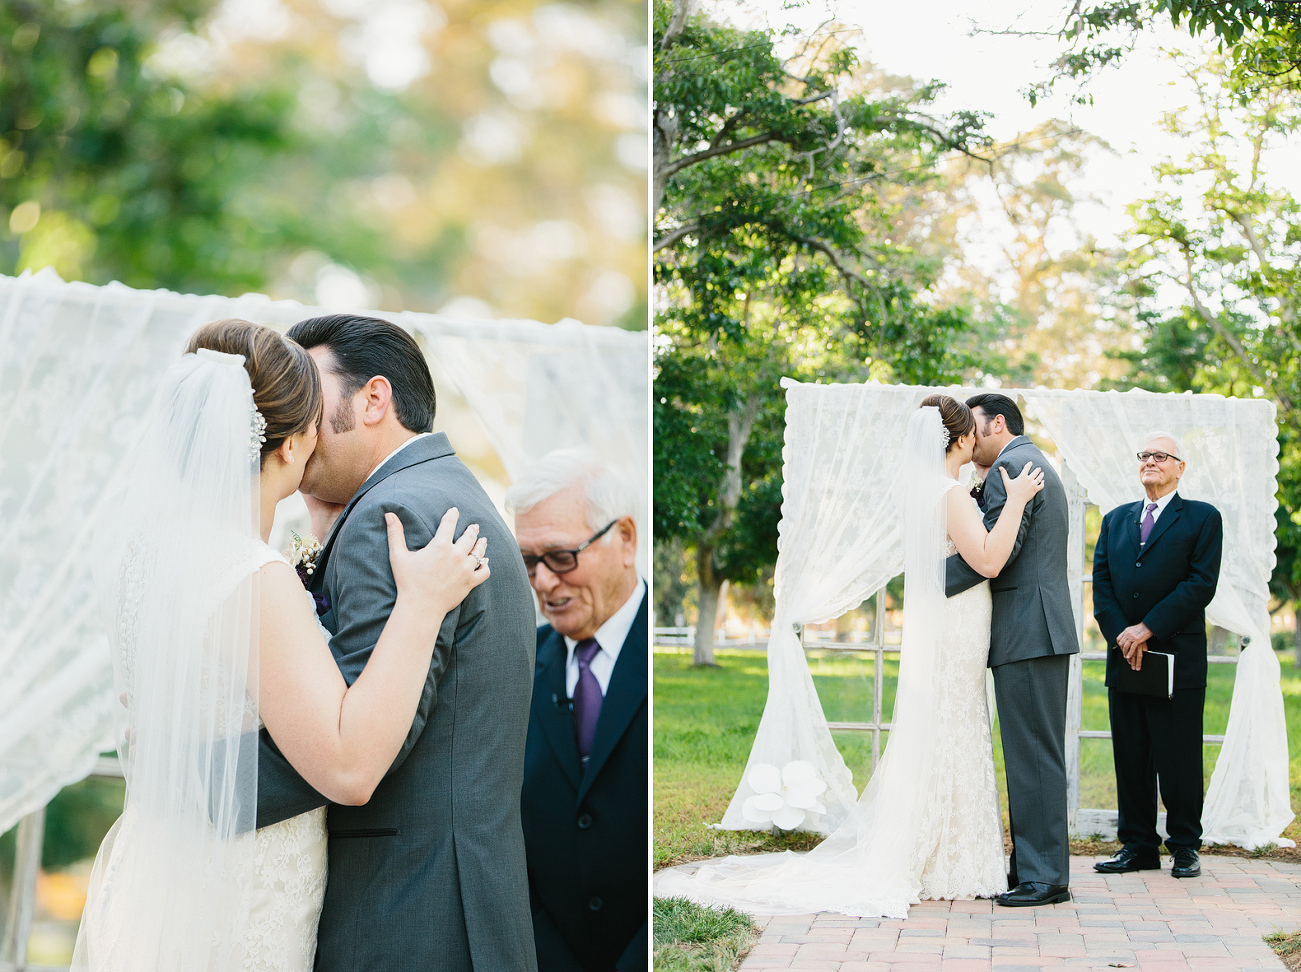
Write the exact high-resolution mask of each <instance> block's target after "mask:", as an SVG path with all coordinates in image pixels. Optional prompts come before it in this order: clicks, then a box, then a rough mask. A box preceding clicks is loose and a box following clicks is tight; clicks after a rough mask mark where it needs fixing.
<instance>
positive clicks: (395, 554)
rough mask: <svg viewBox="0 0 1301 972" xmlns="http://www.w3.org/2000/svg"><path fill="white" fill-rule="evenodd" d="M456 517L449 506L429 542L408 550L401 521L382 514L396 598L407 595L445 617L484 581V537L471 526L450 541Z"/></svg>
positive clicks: (485, 567) (390, 514)
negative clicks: (395, 586) (416, 548)
mask: <svg viewBox="0 0 1301 972" xmlns="http://www.w3.org/2000/svg"><path fill="white" fill-rule="evenodd" d="M460 517H461V514H460V511H459V510H457V509H456V507H452V508H451V509H450V510H448V511H447V512H446V513H444V514H443V518H442V520H440V521H439V523H438V529H437V530H436V531H435V532H434V535H433V537H432V538H430V541H429V543H427V544H425V546H424V547H422V548H421V549H419V550H408V549H407V540H406V531H405V530H404V529H403V528H402V520H401V519H399V517H398V515H397V514H396V513H385V514H384V522H385V524H386V526H387V527H388V551H389V564H390V565H391V566H392V568H393V581H394V583H395V584H396V585H397V589H398V596H399V597H403V596H411V597H413V598H416V599H418V601H419V602H420V603H424V604H427V605H429V606H430V607H432V608H437V609H439V610H441V611H442V613H443V614H447V613H448V612H450V611H451V610H452V609H453V608H455V607H456V606H457V605H458V604H460V603H461V601H463V600H464V599H465V595H467V594H469V593H470V591H472V590H474V589H475V588H476V587H478V586H479V585H480V584H482V583H483V582H484V581H486V580H487V579H488V577H489V570H488V558H487V557H485V556H484V551H485V550H486V549H487V547H488V538H487V537H481V536H479V524H477V523H471V524H470V525H469V526H467V527H466V528H465V530H464V531H463V532H462V533H461V536H460V537H459V538H457V539H455V540H454V539H453V536H454V535H455V533H456V523H457V521H458V520H459V519H460Z"/></svg>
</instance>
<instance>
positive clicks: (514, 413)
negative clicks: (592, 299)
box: [0, 270, 649, 832]
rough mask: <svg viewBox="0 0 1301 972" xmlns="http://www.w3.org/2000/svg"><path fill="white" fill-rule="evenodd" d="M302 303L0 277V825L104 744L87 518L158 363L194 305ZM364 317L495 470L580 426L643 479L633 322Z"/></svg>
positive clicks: (285, 312) (643, 364)
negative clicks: (406, 345) (406, 346)
mask: <svg viewBox="0 0 1301 972" xmlns="http://www.w3.org/2000/svg"><path fill="white" fill-rule="evenodd" d="M319 313H325V311H322V310H319V309H316V308H308V307H303V306H301V305H299V304H297V303H295V302H293V301H272V300H270V299H269V298H267V297H264V296H262V295H259V294H251V295H247V296H244V297H238V298H224V297H195V296H186V295H180V294H174V293H170V292H168V291H136V290H132V289H130V288H128V287H125V286H122V285H121V284H109V285H107V286H104V287H94V286H91V285H89V284H83V283H65V282H64V281H62V280H60V279H59V278H58V276H57V275H56V274H55V273H54V272H53V271H49V270H46V271H41V272H40V273H37V274H35V275H29V274H24V275H23V276H22V277H19V278H11V277H3V276H0V664H2V665H3V670H4V672H5V678H4V680H3V682H2V683H0V832H3V831H4V830H7V829H9V828H10V827H12V826H13V825H14V824H15V823H16V822H17V821H18V820H19V819H20V818H22V817H23V816H25V815H26V814H28V813H30V812H32V811H33V810H36V809H37V808H39V807H41V806H43V805H44V804H45V803H47V802H48V801H49V800H50V798H51V797H53V796H54V795H55V794H56V793H57V792H58V791H59V789H60V788H62V787H63V786H66V785H67V784H69V783H72V782H75V781H76V780H79V779H81V778H82V777H84V776H86V775H87V774H88V773H89V772H90V771H91V769H92V767H93V766H94V762H95V757H96V755H97V754H98V753H99V752H101V751H104V750H107V749H111V748H113V741H112V739H111V711H112V705H113V688H112V668H111V665H110V663H109V654H108V645H107V640H106V639H105V637H104V635H103V632H102V630H101V627H100V619H99V615H98V609H97V607H96V601H95V597H94V592H93V590H92V587H91V583H90V563H89V540H90V529H91V524H92V523H93V522H94V519H95V516H96V514H97V512H98V510H99V504H101V503H102V501H103V499H104V496H105V486H106V485H107V483H108V482H109V481H110V480H111V479H112V477H113V475H114V473H115V471H116V467H117V464H118V462H119V461H120V459H121V458H122V456H123V454H124V452H125V450H126V447H127V446H128V445H129V444H130V443H131V441H132V439H133V435H134V434H135V433H136V432H137V428H138V423H139V420H140V418H141V416H143V414H144V413H145V409H146V407H147V405H148V404H149V402H150V400H151V398H152V396H153V393H154V391H155V389H156V388H157V386H158V381H159V379H160V378H161V376H162V373H163V371H164V369H165V368H166V366H167V365H168V364H170V363H171V362H172V361H173V360H175V358H176V357H178V356H179V355H180V353H181V352H182V351H183V350H184V345H185V341H186V339H187V338H188V337H189V335H190V333H191V332H193V331H194V329H195V328H197V327H198V326H199V325H200V324H203V323H206V322H207V321H212V320H217V319H219V318H223V317H242V318H246V319H248V320H252V321H256V322H258V323H262V324H267V325H270V326H273V327H277V328H279V329H281V330H283V329H285V328H287V327H288V326H289V325H290V324H292V323H294V322H295V321H298V320H301V319H303V318H305V317H309V316H312V315H314V314H319ZM378 316H381V317H385V318H386V319H389V320H393V321H395V322H396V323H400V324H401V325H403V326H404V327H409V328H411V329H413V330H415V331H416V332H417V333H418V334H419V335H420V336H422V337H423V338H424V340H425V342H426V346H427V347H429V348H430V349H431V353H432V354H433V355H446V356H447V358H448V362H447V366H446V367H442V368H441V370H442V371H443V372H444V373H446V374H448V375H449V376H450V378H451V380H453V381H455V382H456V383H457V385H458V391H459V392H460V393H461V394H462V397H464V398H465V399H466V400H467V402H469V404H470V405H471V407H472V408H473V409H474V411H475V414H476V417H477V418H478V420H479V422H480V423H481V424H482V425H483V427H484V429H485V430H486V431H487V433H488V435H489V438H490V441H491V442H492V443H493V445H494V447H495V448H496V449H498V450H500V452H501V459H502V464H503V466H504V467H505V468H506V469H507V470H508V472H509V471H514V470H517V469H518V468H519V464H520V463H521V462H523V461H525V460H527V459H528V458H530V457H532V456H535V455H538V454H540V452H543V451H545V450H546V449H549V448H552V447H553V444H554V445H559V444H569V443H573V442H586V443H590V444H591V445H592V446H593V447H595V448H597V449H598V450H601V452H602V453H603V454H605V455H607V456H615V457H620V458H621V459H622V457H624V456H627V457H628V459H627V463H628V468H629V470H630V472H632V474H633V475H636V474H637V471H638V467H637V465H636V463H637V462H638V460H639V461H640V463H641V466H640V469H641V471H642V473H643V475H642V476H641V478H639V479H637V480H635V481H636V482H637V483H638V485H639V486H640V487H641V488H642V489H643V490H645V489H646V482H647V480H646V477H645V475H644V471H645V463H646V456H647V453H648V435H649V403H648V397H647V394H646V383H647V374H648V371H649V344H648V338H647V335H646V334H645V333H633V332H626V331H619V330H616V329H612V328H598V327H584V326H582V325H578V324H573V323H564V324H562V325H560V326H552V325H545V324H539V323H536V322H532V321H508V322H492V321H486V322H468V321H453V320H449V319H447V318H442V317H436V316H434V315H428V314H414V313H406V314H397V315H394V314H384V313H380V314H378ZM594 332H599V334H598V333H594ZM453 361H457V362H459V364H453V363H452V362H453ZM566 379H567V381H566ZM594 416H599V419H598V420H597V421H595V422H594V421H593V417H594ZM498 491H499V490H498ZM646 506H647V504H646V500H645V495H644V494H643V503H642V508H643V509H645V508H646ZM643 528H644V523H643ZM646 535H647V534H645V533H643V536H646ZM643 546H645V545H643ZM196 553H199V554H201V553H202V552H201V551H196Z"/></svg>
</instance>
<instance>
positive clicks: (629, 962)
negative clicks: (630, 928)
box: [614, 923, 648, 972]
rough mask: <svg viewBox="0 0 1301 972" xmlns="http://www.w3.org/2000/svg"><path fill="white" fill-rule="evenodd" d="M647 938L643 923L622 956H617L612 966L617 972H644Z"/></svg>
mask: <svg viewBox="0 0 1301 972" xmlns="http://www.w3.org/2000/svg"><path fill="white" fill-rule="evenodd" d="M647 937H648V936H647V931H646V925H645V923H643V924H642V926H641V927H640V928H639V929H637V934H635V935H633V936H632V941H631V942H629V943H628V947H627V948H625V949H624V950H623V954H622V955H620V956H619V961H618V962H616V963H615V964H614V967H615V968H616V969H617V970H618V972H644V970H645V968H646V945H647Z"/></svg>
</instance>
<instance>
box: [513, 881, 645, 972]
mask: <svg viewBox="0 0 1301 972" xmlns="http://www.w3.org/2000/svg"><path fill="white" fill-rule="evenodd" d="M530 892H532V889H530ZM530 897H531V898H532V899H533V902H532V903H533V947H534V948H535V949H536V950H537V953H538V968H539V969H546V970H547V972H583V966H582V965H580V964H579V961H578V959H576V958H574V953H573V952H571V951H570V950H569V943H568V942H566V941H565V939H564V936H563V935H561V934H560V929H559V928H557V927H556V923H555V922H554V921H552V920H551V916H550V915H549V914H547V909H546V908H544V907H542V905H541V904H539V903H538V901H537V896H536V895H535V894H532V893H530ZM645 962H646V960H645V958H643V959H642V967H643V968H645Z"/></svg>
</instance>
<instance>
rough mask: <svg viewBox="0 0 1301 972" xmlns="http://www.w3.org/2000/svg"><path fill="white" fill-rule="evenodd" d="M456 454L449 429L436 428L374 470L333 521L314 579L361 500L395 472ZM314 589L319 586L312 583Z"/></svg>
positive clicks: (319, 575)
mask: <svg viewBox="0 0 1301 972" xmlns="http://www.w3.org/2000/svg"><path fill="white" fill-rule="evenodd" d="M454 455H456V450H455V449H453V448H452V444H451V443H450V442H448V441H447V435H446V433H443V432H435V433H434V434H433V435H427V436H425V437H424V438H423V439H420V440H419V441H418V442H412V443H411V444H410V445H409V446H407V447H406V448H404V449H403V450H402V451H401V452H399V453H398V454H397V455H396V456H393V457H392V458H391V459H389V460H388V462H386V463H384V465H382V466H380V467H379V469H377V470H375V472H373V473H371V475H370V478H369V479H367V480H366V481H365V482H364V483H362V484H361V489H359V490H357V492H355V493H354V494H353V496H352V499H350V500H348V505H347V506H345V507H344V508H343V512H342V513H340V514H339V517H338V519H336V520H335V521H334V525H333V526H332V527H330V534H329V536H328V537H326V538H325V543H324V544H323V545H322V547H321V555H320V556H319V557H317V558H316V571H315V573H314V574H313V581H315V578H316V577H323V576H324V574H325V563H326V561H327V560H328V559H329V557H330V551H332V550H333V549H334V538H335V537H337V536H338V535H339V530H340V529H341V528H342V527H343V521H344V520H346V519H347V518H348V514H349V513H351V512H352V510H353V507H355V506H356V505H357V501H358V500H360V499H361V498H362V497H363V496H365V495H366V494H367V493H368V492H370V491H371V489H373V488H374V487H375V486H376V485H378V484H379V483H382V482H383V481H384V480H386V479H388V478H389V477H390V476H392V475H393V474H394V473H395V472H399V471H400V470H403V469H407V468H409V467H411V466H415V465H418V464H419V463H422V462H428V461H429V460H430V459H442V458H443V457H445V456H454ZM312 590H316V587H313V588H312Z"/></svg>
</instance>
